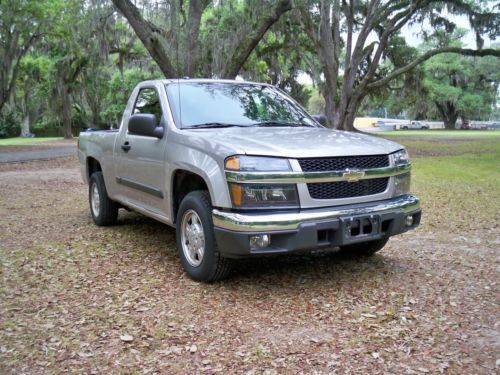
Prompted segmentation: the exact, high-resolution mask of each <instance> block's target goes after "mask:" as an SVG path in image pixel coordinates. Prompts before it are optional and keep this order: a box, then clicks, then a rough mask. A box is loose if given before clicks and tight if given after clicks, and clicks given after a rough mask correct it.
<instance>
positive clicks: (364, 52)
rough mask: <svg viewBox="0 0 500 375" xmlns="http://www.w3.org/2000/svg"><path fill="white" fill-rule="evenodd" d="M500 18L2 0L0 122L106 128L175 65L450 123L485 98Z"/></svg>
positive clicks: (462, 2)
mask: <svg viewBox="0 0 500 375" xmlns="http://www.w3.org/2000/svg"><path fill="white" fill-rule="evenodd" d="M457 17H458V18H457ZM464 19H466V20H467V22H468V23H469V24H470V27H471V29H472V31H473V32H474V35H475V39H476V45H475V46H470V45H468V46H464V45H463V43H462V42H461V40H462V39H463V35H464V33H463V31H461V30H460V28H459V27H458V26H460V25H458V22H457V20H462V23H463V20H464ZM499 20H500V17H499V14H498V6H497V5H495V2H493V1H487V0H481V1H477V0H476V1H473V0H452V1H433V0H392V1H383V0H293V1H292V0H262V1H253V0H217V1H215V0H162V1H159V0H142V1H140V2H132V1H130V0H67V1H62V0H37V1H35V0H4V1H2V2H0V52H1V54H2V56H4V58H3V59H2V60H1V61H0V134H3V135H18V134H20V133H21V132H22V133H23V134H28V133H30V132H31V131H35V132H36V133H37V134H45V133H51V132H53V131H54V129H63V130H64V131H63V134H64V136H65V137H71V135H72V132H73V133H74V132H75V131H77V130H78V129H81V128H82V127H84V126H92V127H108V126H118V125H119V121H120V117H121V112H122V110H123V108H124V106H125V104H126V99H127V98H128V95H129V93H130V91H131V89H132V88H133V86H134V85H135V84H136V83H137V82H139V81H141V80H144V79H150V78H161V77H169V78H172V77H184V76H189V77H207V78H211V77H217V78H231V79H234V78H236V77H237V76H239V77H242V78H244V79H249V80H255V81H264V82H269V83H271V84H274V85H277V86H279V87H280V88H281V89H283V90H285V91H287V92H288V93H289V94H290V95H291V96H292V97H294V98H295V99H296V100H298V101H299V102H300V103H301V104H303V105H304V106H306V107H309V108H310V109H312V110H314V111H322V112H323V113H324V114H325V115H326V117H327V119H328V125H329V126H331V127H335V128H339V129H345V130H353V129H354V128H353V123H354V118H355V116H357V115H358V114H359V113H360V112H363V111H365V110H368V109H369V108H375V107H377V106H382V104H383V108H385V109H386V110H387V109H388V110H389V111H391V112H397V113H400V114H401V113H405V114H406V115H407V116H412V117H415V118H417V117H421V116H428V117H435V118H442V119H443V120H444V121H445V123H446V124H447V126H449V127H452V126H454V124H455V121H456V119H457V118H459V117H462V118H463V119H482V118H486V117H488V116H491V114H492V113H494V111H495V110H496V103H497V99H498V84H499V77H498V71H499V69H498V61H499V59H498V57H499V56H500V50H499V49H498V45H495V44H493V46H487V44H486V43H485V40H486V39H489V40H496V38H498V36H499V34H500V31H499V29H500V27H499V24H500V21H499ZM409 25H411V26H413V27H416V26H418V25H421V32H420V35H419V37H420V40H421V41H422V44H421V45H420V46H418V47H416V46H411V45H409V44H408V43H407V40H406V39H405V33H403V32H402V31H403V30H404V29H405V27H408V26H409ZM406 35H407V33H406ZM304 76H306V77H307V76H308V77H310V83H304V80H301V79H300V78H301V77H304Z"/></svg>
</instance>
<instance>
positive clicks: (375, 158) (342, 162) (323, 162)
mask: <svg viewBox="0 0 500 375" xmlns="http://www.w3.org/2000/svg"><path fill="white" fill-rule="evenodd" d="M299 164H300V167H301V168H302V171H303V172H327V171H343V170H345V169H347V168H349V169H370V168H383V167H388V166H389V155H366V156H365V155H364V156H339V157H333V158H319V159H318V158H314V159H313V158H310V159H299Z"/></svg>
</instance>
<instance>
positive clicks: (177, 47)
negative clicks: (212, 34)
mask: <svg viewBox="0 0 500 375" xmlns="http://www.w3.org/2000/svg"><path fill="white" fill-rule="evenodd" d="M181 12H182V0H179V14H180V13H181ZM175 22H176V23H177V25H176V27H177V30H180V29H181V24H180V22H179V19H178V18H177V17H175ZM180 34H181V35H182V33H180ZM177 35H179V34H177ZM175 59H176V60H177V61H176V69H177V72H179V36H177V40H176V41H175ZM179 76H180V74H178V75H177V98H178V101H179V126H180V128H181V129H182V104H181V85H180V81H179Z"/></svg>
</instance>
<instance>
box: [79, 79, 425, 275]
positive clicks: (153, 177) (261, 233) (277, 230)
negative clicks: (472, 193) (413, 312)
mask: <svg viewBox="0 0 500 375" xmlns="http://www.w3.org/2000/svg"><path fill="white" fill-rule="evenodd" d="M78 155H79V160H80V164H81V173H82V177H83V179H84V180H85V181H86V182H87V183H88V185H89V203H90V212H91V215H92V218H93V221H94V223H95V224H96V225H98V226H106V225H112V224H114V223H116V221H117V217H118V211H119V209H120V208H125V209H127V210H133V211H137V212H139V213H142V214H144V215H146V216H149V217H151V218H154V219H156V220H158V221H160V222H162V223H165V224H167V225H170V226H174V227H175V228H176V241H177V247H178V252H179V257H180V260H181V263H182V265H183V267H184V269H185V271H186V273H187V274H188V276H189V277H191V278H192V279H194V280H198V281H205V282H210V281H215V280H220V279H222V278H224V277H226V276H227V275H228V273H229V271H230V269H231V265H232V263H234V259H236V258H244V257H251V256H265V255H280V254H289V253H295V252H300V251H310V250H316V249H327V250H329V249H337V250H338V251H341V252H346V253H349V254H352V255H371V254H374V253H375V252H377V251H379V250H381V249H382V248H383V247H384V245H385V244H386V243H387V241H388V239H389V237H390V236H393V235H396V234H399V233H403V232H406V231H408V230H410V229H414V228H415V227H417V226H418V225H419V223H420V217H421V210H420V204H419V200H418V198H416V197H415V196H413V195H411V194H410V169H411V165H410V161H409V158H408V153H407V152H406V150H405V149H404V147H403V146H401V145H399V144H397V143H394V142H391V141H388V140H385V139H382V138H378V137H371V136H368V135H364V134H361V133H352V132H343V131H336V130H331V129H328V128H325V127H323V126H322V125H320V124H319V123H318V122H316V120H315V119H314V118H312V117H311V116H310V115H308V114H307V113H306V111H305V110H304V109H303V108H302V107H301V106H300V105H299V104H297V103H296V102H295V101H294V100H293V99H291V98H290V97H288V96H287V95H286V94H285V93H284V92H282V91H281V90H279V89H278V88H276V87H274V86H272V85H268V84H261V83H251V82H245V81H230V80H209V79H173V80H153V81H147V82H142V83H140V84H139V85H137V87H136V88H135V89H134V91H133V92H132V95H131V96H130V99H129V101H128V103H127V106H126V108H125V111H124V114H123V118H122V121H121V124H120V127H119V129H117V130H97V131H86V132H82V133H81V134H80V137H79V152H78Z"/></svg>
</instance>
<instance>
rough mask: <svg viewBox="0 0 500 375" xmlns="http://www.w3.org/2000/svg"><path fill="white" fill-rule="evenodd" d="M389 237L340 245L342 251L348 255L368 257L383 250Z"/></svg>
mask: <svg viewBox="0 0 500 375" xmlns="http://www.w3.org/2000/svg"><path fill="white" fill-rule="evenodd" d="M387 241H389V237H386V238H382V239H380V240H375V241H369V242H361V243H357V244H353V245H346V246H341V247H340V253H341V254H342V255H345V256H348V257H368V256H371V255H373V254H375V253H376V252H378V251H380V250H382V249H383V248H384V246H385V245H386V244H387Z"/></svg>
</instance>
